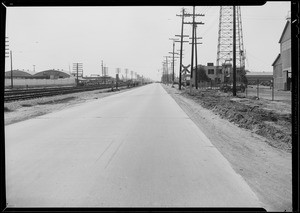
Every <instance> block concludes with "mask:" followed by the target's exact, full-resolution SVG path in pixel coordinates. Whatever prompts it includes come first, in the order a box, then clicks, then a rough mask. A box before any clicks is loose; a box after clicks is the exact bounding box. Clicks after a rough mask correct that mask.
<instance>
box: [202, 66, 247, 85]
mask: <svg viewBox="0 0 300 213" xmlns="http://www.w3.org/2000/svg"><path fill="white" fill-rule="evenodd" d="M200 68H203V69H204V70H205V73H206V75H207V77H208V78H210V79H211V80H212V81H214V82H215V83H231V82H232V81H233V69H232V64H230V63H228V64H224V66H214V63H207V65H206V66H205V65H198V69H200ZM236 70H237V72H236V80H237V82H242V79H241V75H240V73H241V72H240V70H239V68H237V69H236ZM200 80H201V79H200Z"/></svg>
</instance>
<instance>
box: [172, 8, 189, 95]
mask: <svg viewBox="0 0 300 213" xmlns="http://www.w3.org/2000/svg"><path fill="white" fill-rule="evenodd" d="M185 15H186V14H185V9H184V8H182V14H181V15H177V14H176V16H181V35H175V36H178V37H180V62H179V82H178V85H179V90H181V78H182V77H181V75H182V50H183V43H184V42H188V41H183V37H189V36H188V35H183V27H184V16H185ZM175 42H176V41H175Z"/></svg>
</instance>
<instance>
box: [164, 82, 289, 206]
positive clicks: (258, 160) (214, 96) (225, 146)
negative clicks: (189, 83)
mask: <svg viewBox="0 0 300 213" xmlns="http://www.w3.org/2000/svg"><path fill="white" fill-rule="evenodd" d="M164 88H165V89H166V91H167V92H168V93H169V94H170V95H171V96H172V97H173V98H174V99H175V101H176V102H177V103H178V104H179V105H180V106H181V108H182V109H183V110H184V111H185V112H186V113H187V114H188V116H189V117H190V118H191V119H192V120H193V121H194V122H195V124H197V125H198V127H199V128H200V129H201V130H202V131H203V132H204V134H205V135H206V136H207V137H208V138H209V139H210V140H211V142H212V143H213V144H214V145H215V146H216V148H217V149H218V150H219V151H220V152H221V153H222V154H223V155H224V157H225V158H226V159H227V160H228V161H229V162H230V163H231V165H232V167H233V169H234V170H235V171H236V172H237V173H238V174H240V175H241V176H242V177H243V178H244V179H245V181H246V182H247V183H248V184H249V186H250V187H251V188H252V189H253V191H254V192H255V193H256V194H257V196H258V198H259V199H260V201H261V202H262V203H263V204H264V206H263V207H264V208H265V209H266V210H268V211H280V212H283V211H292V165H291V161H292V160H291V116H290V113H291V106H290V105H288V104H286V103H282V102H272V101H267V100H262V99H261V100H252V99H246V98H233V97H232V96H230V95H229V94H226V93H220V92H217V91H202V92H196V91H192V93H191V94H190V93H189V90H183V91H179V90H178V89H176V88H172V87H170V86H164Z"/></svg>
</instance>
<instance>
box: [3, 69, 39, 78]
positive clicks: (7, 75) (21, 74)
mask: <svg viewBox="0 0 300 213" xmlns="http://www.w3.org/2000/svg"><path fill="white" fill-rule="evenodd" d="M12 76H13V78H22V79H28V78H33V76H32V75H31V74H30V73H28V72H25V71H22V70H13V71H12ZM5 78H11V71H7V72H5Z"/></svg>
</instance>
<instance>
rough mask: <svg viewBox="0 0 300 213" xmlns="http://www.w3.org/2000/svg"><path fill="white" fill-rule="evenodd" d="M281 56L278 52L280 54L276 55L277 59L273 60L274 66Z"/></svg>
mask: <svg viewBox="0 0 300 213" xmlns="http://www.w3.org/2000/svg"><path fill="white" fill-rule="evenodd" d="M279 58H280V53H279V54H278V56H277V57H276V59H275V61H274V62H273V64H272V66H274V65H275V63H276V62H277V61H278V59H279Z"/></svg>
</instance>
